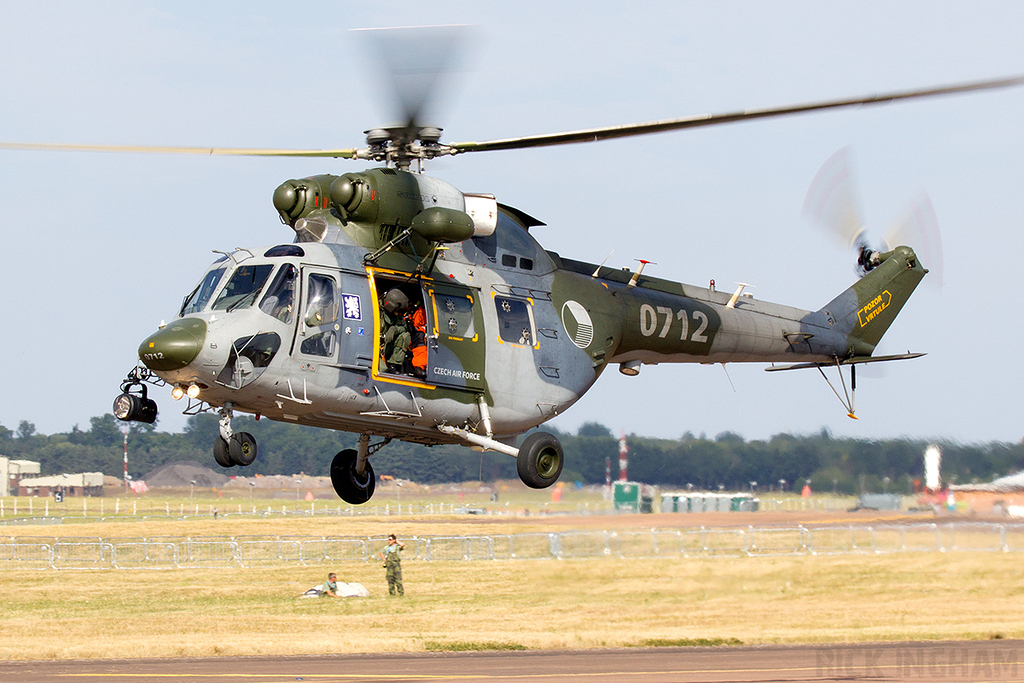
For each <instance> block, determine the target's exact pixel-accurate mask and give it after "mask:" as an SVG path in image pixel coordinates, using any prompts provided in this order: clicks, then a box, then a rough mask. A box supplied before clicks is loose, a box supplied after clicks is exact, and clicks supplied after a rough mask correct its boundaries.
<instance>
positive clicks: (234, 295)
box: [213, 264, 274, 311]
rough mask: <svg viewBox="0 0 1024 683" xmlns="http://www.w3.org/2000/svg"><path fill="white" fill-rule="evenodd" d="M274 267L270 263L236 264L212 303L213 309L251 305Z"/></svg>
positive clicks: (228, 308)
mask: <svg viewBox="0 0 1024 683" xmlns="http://www.w3.org/2000/svg"><path fill="white" fill-rule="evenodd" d="M273 269H274V267H273V266H272V265H270V264H265V265H257V266H238V268H236V269H235V272H234V273H232V275H231V279H230V280H228V283H227V284H226V285H224V289H223V290H222V291H221V293H220V296H218V297H217V300H216V301H215V302H214V303H213V310H215V311H221V310H224V311H233V310H235V309H237V308H245V307H247V306H252V304H253V302H254V301H256V297H257V296H259V293H260V290H261V289H263V283H264V282H266V281H267V277H269V276H270V271H272V270H273Z"/></svg>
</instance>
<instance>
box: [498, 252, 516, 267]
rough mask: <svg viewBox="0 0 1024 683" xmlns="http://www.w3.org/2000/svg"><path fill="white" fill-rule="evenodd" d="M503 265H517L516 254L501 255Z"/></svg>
mask: <svg viewBox="0 0 1024 683" xmlns="http://www.w3.org/2000/svg"><path fill="white" fill-rule="evenodd" d="M501 265H503V266H507V267H509V268H515V267H516V257H515V254H502V255H501Z"/></svg>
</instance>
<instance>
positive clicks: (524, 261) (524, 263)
mask: <svg viewBox="0 0 1024 683" xmlns="http://www.w3.org/2000/svg"><path fill="white" fill-rule="evenodd" d="M519 267H520V268H522V269H523V270H533V259H532V258H526V257H521V258H520V259H519Z"/></svg>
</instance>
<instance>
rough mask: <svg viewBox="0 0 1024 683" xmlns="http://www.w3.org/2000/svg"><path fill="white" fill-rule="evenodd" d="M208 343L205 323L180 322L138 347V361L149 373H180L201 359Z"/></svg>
mask: <svg viewBox="0 0 1024 683" xmlns="http://www.w3.org/2000/svg"><path fill="white" fill-rule="evenodd" d="M205 339H206V321H204V320H202V319H200V318H181V319H179V320H174V321H172V322H171V323H170V324H169V325H167V326H165V327H163V328H162V329H160V330H159V331H157V332H156V333H154V334H152V335H150V336H149V337H148V338H147V339H146V341H144V342H142V344H141V345H140V346H139V360H141V361H142V362H143V363H145V364H146V367H148V368H149V369H150V370H157V371H160V370H164V371H168V370H180V369H181V368H183V367H185V366H186V365H188V364H189V363H191V362H192V361H193V360H195V357H196V356H198V355H199V351H200V349H202V348H203V341H204V340H205Z"/></svg>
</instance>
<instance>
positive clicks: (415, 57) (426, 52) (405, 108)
mask: <svg viewBox="0 0 1024 683" xmlns="http://www.w3.org/2000/svg"><path fill="white" fill-rule="evenodd" d="M468 30H469V27H468V26H465V25H449V26H405V27H401V28H371V29H355V31H356V32H357V33H360V34H362V35H364V36H366V37H368V38H369V39H371V41H372V42H373V44H374V47H375V48H376V51H377V53H378V57H379V62H378V64H379V66H380V68H381V70H382V71H383V72H384V75H385V76H386V77H387V78H388V80H390V82H391V91H392V94H393V95H394V97H395V100H396V103H397V105H398V108H399V112H398V114H399V116H400V117H401V123H402V124H403V125H405V126H406V128H408V129H415V128H416V127H417V126H418V125H420V124H422V123H423V116H424V113H425V111H426V109H427V107H428V105H429V104H430V103H431V101H433V100H436V99H437V97H438V94H439V93H438V88H439V86H440V85H441V83H442V82H443V78H442V76H444V75H446V74H448V73H451V72H452V71H453V70H454V67H455V63H456V61H457V59H458V57H459V56H460V55H461V54H462V52H463V49H462V48H463V45H464V42H465V39H466V34H467V31H468Z"/></svg>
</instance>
